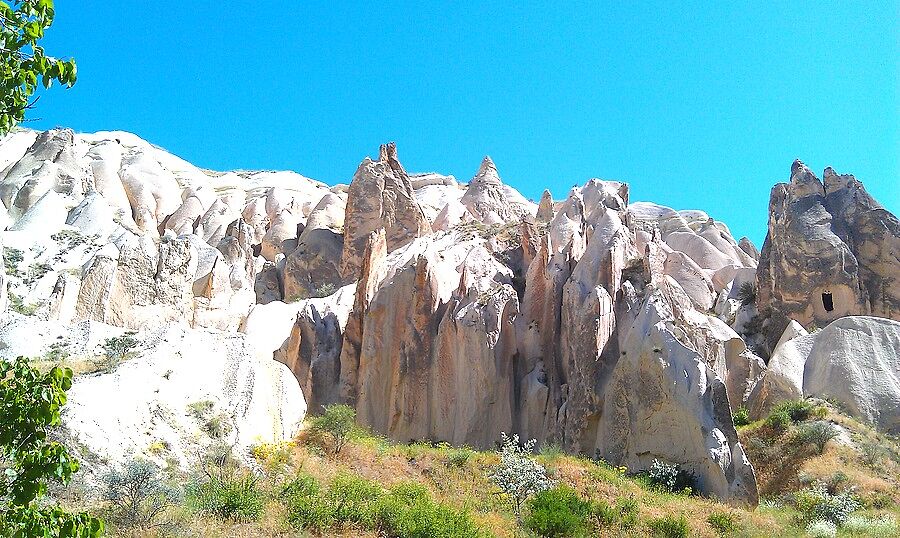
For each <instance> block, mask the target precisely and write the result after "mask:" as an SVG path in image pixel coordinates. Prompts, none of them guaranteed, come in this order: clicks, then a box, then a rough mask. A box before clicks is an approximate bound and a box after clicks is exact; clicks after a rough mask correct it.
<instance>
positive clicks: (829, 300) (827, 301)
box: [822, 292, 834, 312]
mask: <svg viewBox="0 0 900 538" xmlns="http://www.w3.org/2000/svg"><path fill="white" fill-rule="evenodd" d="M822 306H824V307H825V311H826V312H831V311H832V310H834V298H833V297H832V296H831V293H829V292H825V293H823V294H822Z"/></svg>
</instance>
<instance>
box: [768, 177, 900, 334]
mask: <svg viewBox="0 0 900 538" xmlns="http://www.w3.org/2000/svg"><path fill="white" fill-rule="evenodd" d="M898 249H900V222H898V221H897V218H896V217H895V216H894V215H892V214H891V213H890V212H888V211H887V210H885V209H884V208H882V207H881V206H880V205H879V204H878V203H877V202H876V201H875V200H874V199H872V198H871V197H870V196H869V195H868V193H866V191H865V189H864V188H863V187H862V184H861V183H859V182H858V181H857V180H856V179H854V178H853V176H839V175H837V174H835V173H834V172H833V171H832V170H831V169H828V170H827V171H826V184H825V185H823V184H822V182H821V181H819V179H818V178H817V177H816V176H815V174H813V173H812V172H811V171H810V170H809V169H808V168H807V167H806V166H805V165H804V164H803V163H801V162H800V161H795V162H794V165H793V166H792V168H791V180H790V182H789V183H786V184H784V183H780V184H778V185H776V186H775V187H774V188H773V189H772V196H771V200H770V202H769V233H768V235H767V236H766V241H765V243H764V244H763V248H762V252H761V254H760V262H759V269H758V272H757V279H758V281H759V293H758V295H757V306H758V307H759V309H760V311H762V312H768V313H769V315H770V319H769V322H768V325H767V327H766V334H767V335H768V340H767V342H768V346H769V350H771V349H772V347H773V345H774V343H775V341H777V339H778V338H779V337H780V336H781V334H782V332H783V331H784V329H785V327H786V326H787V324H788V322H789V321H790V320H792V319H793V320H796V321H798V322H799V323H800V324H801V325H804V326H811V325H816V326H819V327H824V326H825V325H827V324H828V323H829V322H831V321H832V320H835V319H838V318H840V317H843V316H848V315H869V314H874V315H878V316H882V317H886V318H890V319H900V265H898V264H897V258H896V253H897V252H898Z"/></svg>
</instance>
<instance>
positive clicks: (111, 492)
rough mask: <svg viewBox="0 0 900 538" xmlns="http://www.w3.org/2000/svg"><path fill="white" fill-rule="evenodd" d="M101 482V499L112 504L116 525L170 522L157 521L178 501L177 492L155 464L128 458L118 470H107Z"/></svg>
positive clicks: (155, 525) (151, 525)
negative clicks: (163, 477)
mask: <svg viewBox="0 0 900 538" xmlns="http://www.w3.org/2000/svg"><path fill="white" fill-rule="evenodd" d="M103 482H104V483H105V485H106V490H105V491H104V492H103V498H104V500H106V501H109V502H111V503H112V505H113V507H114V510H113V512H114V514H115V518H116V520H117V521H118V523H119V524H121V525H123V526H126V527H138V528H140V529H143V530H148V529H153V528H160V527H167V526H170V525H171V524H172V523H171V522H170V521H161V520H160V516H161V515H162V514H163V512H165V510H166V509H167V508H168V507H169V506H172V505H174V504H175V503H176V502H177V501H178V498H179V494H178V492H177V491H176V490H175V489H173V488H171V487H169V486H168V485H166V483H165V482H163V480H162V478H161V477H160V470H159V467H157V466H156V465H155V464H153V463H151V462H149V461H145V460H130V461H128V462H127V463H126V464H125V466H124V467H123V468H122V469H121V470H120V469H116V470H113V471H111V472H109V473H107V474H106V475H105V476H104V477H103Z"/></svg>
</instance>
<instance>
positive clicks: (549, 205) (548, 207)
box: [537, 189, 553, 222]
mask: <svg viewBox="0 0 900 538" xmlns="http://www.w3.org/2000/svg"><path fill="white" fill-rule="evenodd" d="M537 220H538V222H550V221H551V220H553V195H552V194H550V191H549V190H547V189H544V194H542V195H541V202H540V203H539V204H538V209H537Z"/></svg>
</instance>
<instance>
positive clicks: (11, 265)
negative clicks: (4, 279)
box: [3, 247, 25, 276]
mask: <svg viewBox="0 0 900 538" xmlns="http://www.w3.org/2000/svg"><path fill="white" fill-rule="evenodd" d="M24 259H25V256H24V255H23V254H22V251H21V250H19V249H17V248H11V247H4V248H3V268H4V269H5V270H6V274H7V275H11V276H16V275H17V274H18V272H19V264H20V263H22V261H23V260H24Z"/></svg>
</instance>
